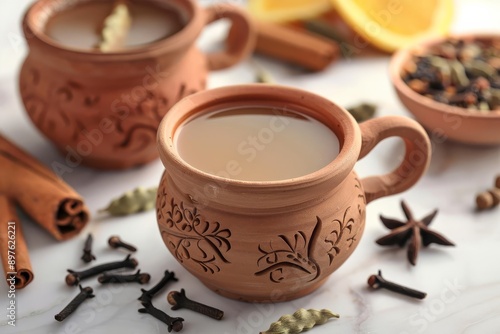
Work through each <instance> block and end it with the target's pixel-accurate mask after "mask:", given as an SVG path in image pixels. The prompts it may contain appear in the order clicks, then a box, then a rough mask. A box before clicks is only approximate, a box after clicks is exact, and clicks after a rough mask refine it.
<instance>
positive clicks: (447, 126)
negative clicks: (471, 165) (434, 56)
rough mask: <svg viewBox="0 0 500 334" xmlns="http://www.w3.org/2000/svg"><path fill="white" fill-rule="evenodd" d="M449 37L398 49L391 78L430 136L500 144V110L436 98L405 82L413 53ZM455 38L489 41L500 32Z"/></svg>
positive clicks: (497, 36) (409, 108)
mask: <svg viewBox="0 0 500 334" xmlns="http://www.w3.org/2000/svg"><path fill="white" fill-rule="evenodd" d="M449 38H450V37H439V38H433V39H430V40H426V41H423V42H421V43H419V44H417V45H414V46H412V47H410V48H408V49H404V50H400V51H398V52H397V53H396V54H395V55H394V56H393V57H392V61H391V66H390V75H391V81H392V84H393V85H394V88H395V90H396V93H397V95H398V97H399V99H400V100H401V102H402V103H403V104H404V105H405V107H406V108H407V109H408V110H409V111H410V112H411V113H412V114H413V115H415V117H416V118H417V120H418V121H419V122H420V123H422V125H423V126H424V127H425V128H426V129H428V130H429V131H430V133H431V136H433V137H434V136H435V137H439V138H440V139H439V140H441V141H444V140H446V139H451V140H454V141H457V142H461V143H466V144H474V145H500V131H499V129H500V111H498V110H496V111H490V112H479V111H474V110H467V109H465V108H460V107H456V106H450V105H448V104H444V103H440V102H437V101H434V100H433V99H431V98H428V97H426V96H423V95H420V94H418V93H417V92H415V91H414V90H412V89H411V88H410V87H408V85H407V84H406V83H405V82H404V81H403V79H402V74H403V66H404V65H405V64H406V63H407V62H408V61H409V60H410V59H411V58H412V57H413V55H414V54H422V53H425V50H426V49H429V48H431V47H432V46H434V45H437V44H440V43H443V42H445V41H446V40H447V39H449ZM451 38H453V39H477V40H481V41H484V42H489V41H491V40H493V39H496V40H498V39H499V38H500V36H499V35H495V34H491V35H453V36H451Z"/></svg>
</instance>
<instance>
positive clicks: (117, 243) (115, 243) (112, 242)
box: [108, 235, 137, 252]
mask: <svg viewBox="0 0 500 334" xmlns="http://www.w3.org/2000/svg"><path fill="white" fill-rule="evenodd" d="M108 244H109V246H110V247H111V248H115V249H116V248H124V249H126V250H129V251H131V252H136V251H137V248H136V247H135V246H132V245H131V244H128V243H126V242H124V241H122V240H121V239H120V237H119V236H117V235H113V236H111V237H110V238H109V239H108Z"/></svg>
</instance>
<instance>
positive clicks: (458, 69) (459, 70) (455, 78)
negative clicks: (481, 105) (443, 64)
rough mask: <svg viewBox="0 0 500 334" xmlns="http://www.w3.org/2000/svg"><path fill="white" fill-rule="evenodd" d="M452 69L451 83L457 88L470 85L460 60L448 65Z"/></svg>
mask: <svg viewBox="0 0 500 334" xmlns="http://www.w3.org/2000/svg"><path fill="white" fill-rule="evenodd" d="M448 64H449V65H450V68H451V82H452V83H453V84H454V85H455V86H457V87H467V86H468V85H469V83H470V80H469V78H468V77H467V74H466V73H465V67H464V65H462V63H461V62H459V61H458V60H452V61H450V62H449V63H448Z"/></svg>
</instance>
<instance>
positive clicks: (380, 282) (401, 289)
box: [368, 270, 427, 299]
mask: <svg viewBox="0 0 500 334" xmlns="http://www.w3.org/2000/svg"><path fill="white" fill-rule="evenodd" d="M368 285H369V286H370V287H372V288H373V289H387V290H390V291H392V292H396V293H399V294H401V295H405V296H408V297H412V298H417V299H424V298H425V297H426V296H427V293H425V292H421V291H418V290H414V289H411V288H407V287H405V286H402V285H399V284H396V283H393V282H389V281H387V280H385V278H383V277H382V271H380V270H379V271H378V275H371V276H370V277H369V278H368Z"/></svg>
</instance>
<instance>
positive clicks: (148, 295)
mask: <svg viewBox="0 0 500 334" xmlns="http://www.w3.org/2000/svg"><path fill="white" fill-rule="evenodd" d="M177 281H178V279H177V278H176V277H175V273H174V272H173V271H168V270H165V273H164V274H163V278H162V279H161V280H160V281H159V282H158V283H156V285H155V286H154V287H152V288H151V289H149V290H144V289H141V291H142V295H141V296H140V297H139V298H138V299H139V300H140V301H141V302H144V303H149V302H151V300H153V297H154V296H155V295H156V294H157V293H158V292H160V291H161V290H162V289H163V288H165V287H166V286H167V284H168V283H169V282H177Z"/></svg>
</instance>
